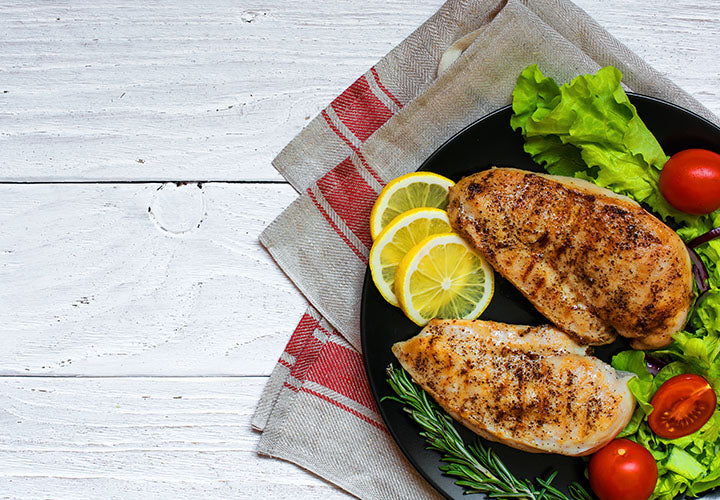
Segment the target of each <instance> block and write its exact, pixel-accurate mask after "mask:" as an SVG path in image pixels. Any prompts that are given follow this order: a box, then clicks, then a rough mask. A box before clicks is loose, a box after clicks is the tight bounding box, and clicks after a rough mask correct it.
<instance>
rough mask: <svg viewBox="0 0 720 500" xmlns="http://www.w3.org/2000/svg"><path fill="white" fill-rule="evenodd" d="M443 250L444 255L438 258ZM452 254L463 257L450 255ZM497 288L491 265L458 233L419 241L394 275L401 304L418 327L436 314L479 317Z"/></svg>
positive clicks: (470, 317)
mask: <svg viewBox="0 0 720 500" xmlns="http://www.w3.org/2000/svg"><path fill="white" fill-rule="evenodd" d="M431 253H432V254H433V255H432V256H431ZM443 253H444V254H445V258H444V259H443V258H438V257H439V256H442V255H443ZM453 254H454V255H456V256H460V259H454V258H448V257H453ZM434 258H435V259H437V260H438V262H437V263H435V262H433V260H434ZM428 259H429V260H428ZM443 283H444V284H445V285H446V286H447V287H448V288H444V287H443ZM494 288H495V283H494V271H493V269H492V267H491V266H490V265H489V264H488V263H487V261H486V260H485V259H483V258H482V257H481V256H480V255H479V254H477V253H476V252H475V250H474V249H473V248H472V247H470V246H469V245H468V244H467V243H466V242H465V240H463V239H462V238H461V237H460V236H459V235H457V234H455V233H441V234H435V235H432V236H429V237H427V238H426V239H425V240H423V241H422V242H420V243H418V244H417V245H416V246H415V247H413V248H412V250H410V251H409V252H408V253H407V254H406V255H405V257H403V259H402V260H401V261H400V264H399V265H398V269H397V272H396V275H395V293H396V296H397V298H398V302H399V303H400V307H401V309H402V310H403V312H404V313H405V315H406V316H407V317H408V318H409V319H410V320H411V321H413V322H414V323H415V324H417V325H419V326H425V325H426V324H427V323H428V321H430V320H431V319H433V318H435V317H442V318H443V319H476V318H477V317H478V316H480V315H481V314H482V313H483V311H484V310H485V309H486V308H487V306H488V304H489V303H490V300H491V299H492V296H493V292H494ZM458 304H459V305H458Z"/></svg>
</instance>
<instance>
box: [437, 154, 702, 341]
mask: <svg viewBox="0 0 720 500" xmlns="http://www.w3.org/2000/svg"><path fill="white" fill-rule="evenodd" d="M448 214H449V216H450V222H451V224H452V226H453V228H454V229H455V230H456V231H458V232H459V233H461V234H462V235H463V236H464V237H465V239H466V240H467V241H468V242H469V243H470V244H471V245H473V246H474V247H475V249H477V250H478V251H479V252H480V253H481V254H482V255H484V256H485V257H486V258H487V260H488V262H489V263H490V264H491V265H492V266H493V267H494V268H495V270H497V271H498V272H499V273H500V274H501V275H503V276H504V277H505V278H506V279H507V280H508V281H510V282H511V283H512V284H513V285H515V286H516V287H517V288H518V289H519V290H520V291H521V292H522V293H523V294H524V295H525V296H526V297H527V298H528V299H529V300H530V302H532V304H533V305H534V306H535V307H536V308H537V309H538V311H539V312H540V313H541V314H543V315H544V316H545V317H546V318H548V319H549V320H550V321H552V322H553V323H555V325H557V326H558V327H560V328H561V329H563V330H565V331H566V332H568V333H569V334H571V335H573V336H574V337H575V338H576V339H577V340H579V341H580V342H582V343H585V344H591V345H601V344H608V343H610V342H612V341H613V340H614V339H615V337H616V334H618V333H619V334H620V335H623V336H625V337H630V338H633V339H634V340H633V342H632V346H633V347H634V348H636V349H650V348H658V347H663V346H665V345H667V344H669V343H670V341H671V338H670V336H671V335H672V334H673V333H675V332H677V331H678V330H680V329H682V327H683V325H684V324H685V320H686V319H687V315H688V312H689V310H690V305H691V301H692V297H693V281H692V269H691V263H690V257H689V255H688V252H687V250H686V248H685V245H684V244H683V242H682V240H681V239H680V238H679V237H678V235H677V234H676V233H675V232H674V231H673V230H671V229H670V228H669V227H667V226H666V225H665V224H663V223H662V222H661V221H660V220H658V219H657V218H656V217H653V216H652V215H651V214H649V213H648V212H646V211H645V210H643V208H642V207H641V206H640V205H639V204H637V203H635V202H634V201H632V200H631V199H629V198H627V197H624V196H620V195H617V194H615V193H613V192H612V191H609V190H607V189H603V188H599V187H597V186H596V185H594V184H592V183H590V182H587V181H583V180H580V179H573V178H570V177H559V176H552V175H543V174H534V173H531V172H527V171H523V170H517V169H511V168H493V169H490V170H486V171H482V172H479V173H476V174H473V175H471V176H469V177H466V178H464V179H462V180H461V181H460V182H458V183H457V184H456V185H455V186H453V187H452V188H450V205H449V206H448Z"/></svg>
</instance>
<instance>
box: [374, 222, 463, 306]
mask: <svg viewBox="0 0 720 500" xmlns="http://www.w3.org/2000/svg"><path fill="white" fill-rule="evenodd" d="M448 231H452V229H451V228H450V221H449V220H448V215H447V212H445V210H440V209H439V208H416V209H414V210H409V211H407V212H405V213H403V214H402V215H400V216H398V217H396V218H395V219H393V221H392V222H391V223H390V224H388V226H387V227H386V228H385V229H383V230H382V232H381V233H380V234H379V235H378V237H377V239H376V240H375V242H374V243H373V246H372V248H371V249H370V259H369V260H370V272H371V273H372V279H373V281H374V282H375V286H377V288H378V290H379V291H380V294H381V295H382V296H383V297H384V298H385V300H387V301H388V302H390V303H391V304H392V305H394V306H396V305H398V301H397V298H396V297H395V286H394V285H395V271H396V270H397V266H398V264H399V263H400V260H401V259H402V258H403V257H404V256H405V254H406V253H407V252H408V251H409V250H410V249H411V248H413V247H414V246H415V245H417V244H418V243H420V242H421V241H423V240H424V239H425V238H427V237H428V236H430V235H431V234H437V233H447V232H448Z"/></svg>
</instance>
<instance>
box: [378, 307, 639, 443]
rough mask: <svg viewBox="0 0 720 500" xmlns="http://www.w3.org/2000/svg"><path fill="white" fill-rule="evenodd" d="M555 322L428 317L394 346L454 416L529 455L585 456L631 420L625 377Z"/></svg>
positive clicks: (409, 368) (413, 373)
mask: <svg viewBox="0 0 720 500" xmlns="http://www.w3.org/2000/svg"><path fill="white" fill-rule="evenodd" d="M586 349H587V348H586V347H584V346H581V345H580V344H577V343H576V342H575V341H574V340H573V339H571V338H570V337H568V336H567V335H566V334H565V333H563V332H562V331H560V330H558V329H557V328H554V327H552V326H540V327H529V326H517V325H506V324H503V323H495V322H492V321H480V320H475V321H469V320H439V319H434V320H431V321H430V323H428V325H427V326H426V327H425V328H424V329H423V330H422V332H420V333H419V334H418V335H417V336H415V337H413V338H411V339H410V340H407V341H405V342H398V343H396V344H395V345H393V347H392V351H393V353H394V354H395V356H396V357H397V359H398V360H399V361H400V363H401V364H402V366H403V368H405V370H407V371H408V373H410V375H411V376H412V378H413V380H415V382H417V383H418V384H420V385H421V386H422V388H423V389H425V390H426V391H427V392H428V393H429V394H430V395H431V396H432V397H433V398H434V399H435V400H436V401H437V402H438V403H439V404H440V405H441V406H442V407H443V408H444V409H445V410H446V411H447V412H448V413H449V414H450V415H451V416H452V417H453V418H455V419H456V420H458V421H459V422H461V423H462V424H463V425H465V426H466V427H468V428H469V429H471V430H472V431H474V432H476V433H477V434H479V435H480V436H482V437H484V438H486V439H489V440H491V441H497V442H500V443H503V444H506V445H508V446H512V447H514V448H518V449H521V450H525V451H529V452H541V453H542V452H545V453H559V454H562V455H571V456H579V455H587V454H590V453H592V452H593V451H595V450H597V449H599V448H601V447H602V446H604V445H605V444H607V443H608V442H609V441H610V440H612V439H613V438H614V437H615V436H616V435H617V434H618V433H619V432H620V431H621V430H622V429H623V428H624V427H625V426H626V425H627V423H628V422H629V421H630V418H631V417H632V414H633V409H634V406H635V401H634V399H633V396H632V394H631V393H630V391H629V389H628V387H627V380H628V378H629V377H628V376H626V375H623V374H620V373H619V372H617V371H615V370H614V369H613V368H612V367H611V366H609V365H607V364H606V363H603V362H602V361H600V360H599V359H597V358H594V357H592V356H588V355H586V354H585V351H586Z"/></svg>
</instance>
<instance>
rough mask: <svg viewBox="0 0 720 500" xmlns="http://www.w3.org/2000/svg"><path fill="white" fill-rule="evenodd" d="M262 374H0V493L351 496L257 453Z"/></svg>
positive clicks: (14, 495) (1, 495) (34, 495)
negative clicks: (255, 421)
mask: <svg viewBox="0 0 720 500" xmlns="http://www.w3.org/2000/svg"><path fill="white" fill-rule="evenodd" d="M264 382H265V378H264V377H259V378H251V377H236V378H155V379H146V378H104V379H83V378H80V379H72V378H42V377H17V378H16V377H9V378H7V377H6V378H0V423H1V425H2V427H3V432H2V433H0V463H2V467H0V498H49V497H50V498H64V499H86V498H177V499H184V498H188V499H190V498H192V499H194V498H252V499H254V498H300V499H302V498H329V499H334V498H338V499H339V498H349V496H348V495H346V494H345V493H343V492H342V491H340V490H339V489H337V488H335V487H333V486H331V485H329V484H328V483H326V482H324V481H322V480H321V479H319V478H317V477H315V476H313V475H311V474H308V473H307V472H305V471H304V470H302V469H300V468H299V467H297V466H295V465H293V464H290V463H287V462H283V461H280V460H270V459H266V458H262V457H259V456H258V455H257V454H256V452H255V449H256V446H257V441H258V439H259V437H260V435H259V434H258V433H256V432H253V431H252V430H251V429H250V417H251V415H252V408H253V407H254V404H255V401H256V400H257V399H258V397H259V395H260V391H261V390H262V387H263V384H264Z"/></svg>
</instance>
